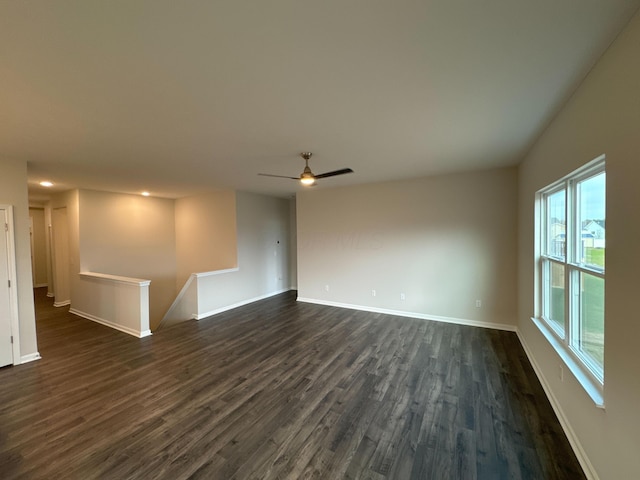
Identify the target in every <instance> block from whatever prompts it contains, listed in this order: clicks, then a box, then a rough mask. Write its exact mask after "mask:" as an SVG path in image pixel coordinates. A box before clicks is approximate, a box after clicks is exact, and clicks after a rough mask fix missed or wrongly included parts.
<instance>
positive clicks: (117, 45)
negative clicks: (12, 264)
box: [0, 0, 640, 197]
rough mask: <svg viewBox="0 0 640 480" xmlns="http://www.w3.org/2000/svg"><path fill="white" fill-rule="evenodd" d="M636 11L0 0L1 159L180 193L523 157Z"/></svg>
mask: <svg viewBox="0 0 640 480" xmlns="http://www.w3.org/2000/svg"><path fill="white" fill-rule="evenodd" d="M639 6H640V0H536V1H524V0H421V1H420V0H413V1H412V0H320V1H310V0H288V1H287V0H272V1H259V0H253V1H247V0H215V1H214V0H201V1H193V0H191V1H175V0H145V1H141V0H111V1H105V0H75V1H70V0H31V1H22V0H0V158H2V157H5V158H16V159H24V160H27V162H28V171H29V184H30V192H31V194H32V195H36V194H37V193H38V191H39V190H38V189H39V187H36V186H35V185H36V184H37V182H39V181H40V180H43V179H49V180H52V181H54V182H56V184H57V188H58V189H68V188H75V187H80V188H91V189H101V190H111V191H118V192H129V193H137V192H140V191H141V190H145V189H146V190H150V191H151V192H152V193H153V194H155V195H158V196H163V197H180V196H184V195H188V194H194V193H198V192H202V191H206V190H211V189H214V188H236V189H241V190H248V191H254V192H258V193H266V194H273V195H283V196H285V195H290V194H292V193H295V192H296V191H297V190H299V189H300V188H302V187H299V186H298V185H297V182H295V181H293V180H286V179H278V178H268V177H259V176H258V175H257V173H259V172H264V173H273V174H281V175H290V176H297V175H298V174H299V173H300V172H301V170H302V167H303V161H302V160H301V159H300V157H298V153H299V152H301V151H311V152H313V153H314V157H313V158H312V161H311V167H312V168H313V170H314V172H315V173H321V172H325V171H329V170H335V169H339V168H343V167H351V168H353V170H355V173H353V174H350V175H345V176H342V177H334V178H329V179H324V180H321V183H320V186H319V187H316V188H326V187H330V186H335V185H349V184H357V183H369V182H375V181H384V180H392V179H401V178H408V177H413V176H423V175H431V174H436V173H444V172H454V171H460V170H468V169H482V168H489V167H494V166H502V165H513V164H516V163H518V162H519V161H520V160H521V158H522V156H523V155H524V153H525V152H526V151H527V149H528V148H529V147H530V146H531V145H532V143H533V142H534V141H535V139H536V138H537V137H538V136H539V135H540V133H541V132H542V130H543V129H544V127H545V125H546V124H547V123H548V122H549V121H550V119H551V118H552V117H553V115H554V113H555V112H557V111H558V110H559V108H561V106H562V104H563V102H565V101H566V100H567V98H568V97H569V95H570V94H571V93H572V91H574V89H575V88H576V86H577V85H578V84H579V82H580V81H581V80H582V79H583V78H584V76H585V75H586V73H587V72H588V71H589V69H590V68H591V66H592V65H593V64H594V63H595V61H596V60H597V59H598V57H599V56H600V55H601V54H602V53H603V51H604V50H605V49H606V48H607V46H608V45H609V44H610V43H611V42H612V41H613V39H614V38H615V36H616V35H617V34H618V33H619V32H620V30H621V29H622V28H623V27H624V26H625V24H626V23H627V21H628V20H629V19H630V17H631V16H632V15H633V13H634V12H635V11H636V10H637V8H638V7H639Z"/></svg>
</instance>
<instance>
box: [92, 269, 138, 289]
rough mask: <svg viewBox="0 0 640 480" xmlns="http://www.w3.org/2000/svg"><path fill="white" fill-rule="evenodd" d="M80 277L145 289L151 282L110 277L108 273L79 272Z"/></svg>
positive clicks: (116, 276)
mask: <svg viewBox="0 0 640 480" xmlns="http://www.w3.org/2000/svg"><path fill="white" fill-rule="evenodd" d="M80 276H81V277H87V278H99V279H103V280H110V281H112V282H114V283H124V284H126V285H138V286H140V287H146V286H149V285H150V284H151V280H146V279H144V278H132V277H122V276H120V275H110V274H108V273H96V272H80Z"/></svg>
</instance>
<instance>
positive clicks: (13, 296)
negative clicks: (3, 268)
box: [0, 205, 21, 365]
mask: <svg viewBox="0 0 640 480" xmlns="http://www.w3.org/2000/svg"><path fill="white" fill-rule="evenodd" d="M0 210H4V211H5V219H6V222H7V225H8V230H7V232H6V235H7V257H8V258H7V263H8V267H9V268H8V272H7V274H8V276H9V281H10V282H11V287H10V288H9V312H10V314H9V315H10V316H11V318H10V323H11V335H12V336H13V351H12V354H13V365H19V364H20V363H21V361H20V359H21V355H20V313H19V312H20V310H19V309H18V274H17V272H16V262H17V258H16V243H15V237H14V235H15V228H14V227H15V225H14V223H13V205H0Z"/></svg>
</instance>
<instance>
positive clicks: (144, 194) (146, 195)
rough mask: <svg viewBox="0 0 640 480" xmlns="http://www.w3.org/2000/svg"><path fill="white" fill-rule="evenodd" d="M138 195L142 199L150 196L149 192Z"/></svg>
mask: <svg viewBox="0 0 640 480" xmlns="http://www.w3.org/2000/svg"><path fill="white" fill-rule="evenodd" d="M140 195H142V196H143V197H148V196H149V195H151V194H150V193H149V192H142V193H141V194H140Z"/></svg>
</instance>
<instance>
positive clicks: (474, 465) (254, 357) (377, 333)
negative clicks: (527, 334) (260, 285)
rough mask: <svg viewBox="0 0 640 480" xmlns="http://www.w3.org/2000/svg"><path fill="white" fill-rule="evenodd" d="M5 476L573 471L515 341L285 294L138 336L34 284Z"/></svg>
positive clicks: (4, 451) (6, 383)
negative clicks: (29, 358)
mask: <svg viewBox="0 0 640 480" xmlns="http://www.w3.org/2000/svg"><path fill="white" fill-rule="evenodd" d="M36 311H37V317H38V321H37V330H38V344H39V351H40V353H41V355H42V360H40V361H37V362H32V363H29V364H25V365H21V366H18V367H7V368H4V369H0V478H2V479H14V478H20V479H83V480H86V479H98V478H99V479H118V480H119V479H130V478H131V479H133V478H135V479H172V480H173V479H181V478H193V479H195V478H203V479H251V478H264V479H267V478H269V479H276V478H277V479H299V478H321V479H340V478H362V479H373V480H380V479H390V478H393V479H434V480H441V479H464V480H467V479H475V478H478V479H491V480H493V479H541V480H551V479H572V480H573V479H582V478H585V477H584V476H583V474H582V471H581V469H580V466H579V464H578V462H577V460H576V457H575V455H574V454H573V452H572V450H571V448H570V446H569V443H568V441H567V439H566V437H565V435H564V433H563V431H562V429H561V427H560V425H559V423H558V420H557V419H556V417H555V415H554V413H553V411H552V409H551V407H550V405H549V402H548V401H547V399H546V397H545V396H544V393H543V390H542V388H541V386H540V384H539V382H538V380H537V378H536V376H535V374H534V372H533V371H532V369H531V366H530V365H529V363H528V360H527V359H526V356H525V354H524V352H523V350H522V348H521V346H520V344H519V342H518V339H517V337H516V335H515V334H514V333H510V332H503V331H497V330H488V329H482V328H474V327H464V326H458V325H449V324H444V323H437V322H429V321H424V320H413V319H408V318H399V317H393V316H389V315H381V314H372V313H365V312H357V311H351V310H343V309H338V308H333V307H323V306H317V305H311V304H298V303H296V302H295V294H294V293H287V294H283V295H279V296H277V297H273V298H271V299H268V300H264V301H261V302H257V303H254V304H251V305H248V306H246V307H242V308H238V309H236V310H233V311H229V312H226V313H224V314H220V315H217V316H215V317H211V318H209V319H205V320H201V321H199V322H198V321H195V320H194V321H190V322H185V323H182V324H179V325H176V326H173V327H170V328H167V329H164V330H160V331H158V332H156V333H155V334H154V335H153V336H151V337H147V338H143V339H137V338H134V337H131V336H129V335H126V334H123V333H120V332H117V331H115V330H111V329H109V328H107V327H104V326H102V325H99V324H96V323H93V322H90V321H88V320H85V319H82V318H79V317H76V316H74V315H71V314H69V313H68V312H67V308H62V309H54V307H53V306H52V302H51V301H50V300H49V299H47V298H46V297H45V296H44V292H43V291H42V290H38V291H37V292H36Z"/></svg>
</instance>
